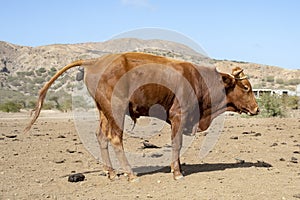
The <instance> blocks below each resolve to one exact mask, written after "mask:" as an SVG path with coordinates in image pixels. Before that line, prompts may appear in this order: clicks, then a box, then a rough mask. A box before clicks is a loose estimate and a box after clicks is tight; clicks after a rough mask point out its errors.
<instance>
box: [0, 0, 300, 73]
mask: <svg viewBox="0 0 300 200" xmlns="http://www.w3.org/2000/svg"><path fill="white" fill-rule="evenodd" d="M0 27H1V30H0V40H2V41H7V42H11V43H14V44H19V45H28V46H41V45H47V44H54V43H63V44H65V43H82V42H102V41H105V40H108V39H110V38H111V37H112V36H114V35H117V34H119V33H122V32H124V31H130V30H133V29H138V28H144V27H157V28H161V29H168V30H174V31H177V32H179V33H181V34H183V35H185V36H187V37H190V38H191V39H193V40H194V41H195V42H196V43H198V44H199V45H200V46H201V47H202V48H203V49H204V50H205V52H206V53H207V54H208V55H209V56H210V57H212V58H216V59H228V60H239V61H249V62H256V63H261V64H268V65H275V66H280V67H284V68H290V69H300V58H299V57H300V1H297V0H286V1H280V0H273V1H272V0H252V1H250V0H249V1H247V0H244V1H242V0H226V1H225V0H224V1H221V0H219V1H217V0H207V1H202V0H185V1H174V0H173V1H171V0H107V1H99V0H98V1H96V0H94V1H93V0H85V1H78V0H51V1H40V0H39V1H34V0H26V1H22V0H2V2H1V11H0Z"/></svg>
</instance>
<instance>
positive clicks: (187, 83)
mask: <svg viewBox="0 0 300 200" xmlns="http://www.w3.org/2000/svg"><path fill="white" fill-rule="evenodd" d="M75 66H83V67H84V69H85V73H84V74H85V78H84V81H85V84H86V86H87V89H88V91H89V93H90V95H91V96H92V97H93V98H94V100H95V102H96V105H97V108H98V110H99V115H100V130H99V132H98V133H97V135H98V140H99V144H100V147H101V156H102V159H103V162H104V167H105V169H106V170H107V172H108V174H109V177H113V176H114V175H115V174H114V172H113V170H112V166H111V162H110V159H109V154H108V150H107V142H108V141H110V142H111V144H112V146H113V148H114V150H115V152H116V156H117V158H118V160H119V162H120V164H121V166H122V167H123V169H124V170H125V171H126V172H128V174H131V175H132V174H133V172H132V170H131V167H130V165H129V163H128V161H127V159H126V156H125V153H124V150H123V143H122V134H123V123H124V117H125V114H128V115H130V116H131V118H132V119H133V120H134V122H135V121H136V119H137V118H139V117H140V116H144V115H145V116H149V115H151V116H154V117H157V118H161V119H164V120H166V121H167V122H168V123H170V124H171V128H172V133H171V139H172V164H171V169H172V171H173V174H174V178H175V179H178V178H180V177H182V174H181V170H180V162H179V152H180V148H181V143H182V133H183V132H192V131H193V132H195V130H196V129H197V127H198V128H199V129H200V130H206V129H207V128H208V127H209V125H210V124H211V122H212V120H213V119H214V118H215V117H217V116H218V115H219V114H221V113H223V112H225V111H226V110H228V111H234V112H239V113H241V112H245V113H247V114H250V115H254V114H257V113H258V111H259V110H258V106H257V103H256V101H255V98H254V95H253V93H252V88H251V85H250V83H249V81H248V79H247V77H246V76H245V74H244V73H243V70H242V69H240V68H235V69H233V72H232V74H225V73H221V72H218V71H217V70H216V69H214V68H209V67H203V66H197V65H194V64H192V63H188V62H184V61H178V60H174V59H170V58H165V57H160V56H154V55H150V54H144V53H123V54H110V55H106V56H103V57H101V58H98V59H94V60H85V61H84V60H79V61H75V62H73V63H71V64H69V65H67V66H65V67H64V68H63V69H61V70H59V71H58V72H57V73H56V74H55V75H54V76H53V77H52V78H51V80H50V81H49V82H48V83H46V84H45V86H44V87H43V88H42V89H41V91H40V95H39V99H38V103H37V106H36V109H35V112H34V116H33V119H32V120H31V122H30V124H29V125H28V126H27V128H26V129H25V130H26V131H28V130H29V129H30V128H31V126H32V124H33V123H34V122H35V120H36V119H37V118H38V116H39V113H40V110H41V108H42V105H43V102H44V98H45V96H46V93H47V90H48V89H49V87H50V86H51V84H52V83H53V82H54V81H55V80H56V79H57V78H58V77H59V76H60V75H61V74H62V73H63V72H65V71H67V70H68V69H70V68H72V67H75ZM157 105H160V106H157Z"/></svg>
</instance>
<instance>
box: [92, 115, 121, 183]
mask: <svg viewBox="0 0 300 200" xmlns="http://www.w3.org/2000/svg"><path fill="white" fill-rule="evenodd" d="M109 132H110V130H109V125H108V120H107V118H106V117H105V116H104V115H103V113H101V112H100V127H99V130H98V132H97V139H98V142H99V145H100V151H101V152H100V153H101V158H102V162H103V168H104V171H105V172H106V173H107V176H108V178H109V179H111V180H112V179H114V178H116V177H117V173H116V172H115V170H114V169H113V167H112V164H111V161H110V157H109V151H108V136H109Z"/></svg>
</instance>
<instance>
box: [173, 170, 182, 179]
mask: <svg viewBox="0 0 300 200" xmlns="http://www.w3.org/2000/svg"><path fill="white" fill-rule="evenodd" d="M173 178H174V180H180V179H182V178H183V174H182V173H181V172H180V171H174V172H173Z"/></svg>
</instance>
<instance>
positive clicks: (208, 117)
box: [199, 98, 227, 131]
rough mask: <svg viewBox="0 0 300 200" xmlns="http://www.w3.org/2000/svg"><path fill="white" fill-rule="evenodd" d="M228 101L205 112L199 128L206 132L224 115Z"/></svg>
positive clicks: (217, 104)
mask: <svg viewBox="0 0 300 200" xmlns="http://www.w3.org/2000/svg"><path fill="white" fill-rule="evenodd" d="M226 105H227V101H226V98H225V99H224V100H223V101H221V102H219V103H215V105H213V106H210V107H207V108H205V109H204V110H203V112H202V115H201V116H200V123H199V128H200V129H201V130H202V131H204V130H206V129H207V128H208V127H209V126H210V124H211V122H212V121H213V119H215V118H216V117H217V116H219V115H220V114H222V113H224V112H225V111H226V110H227V106H226Z"/></svg>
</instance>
